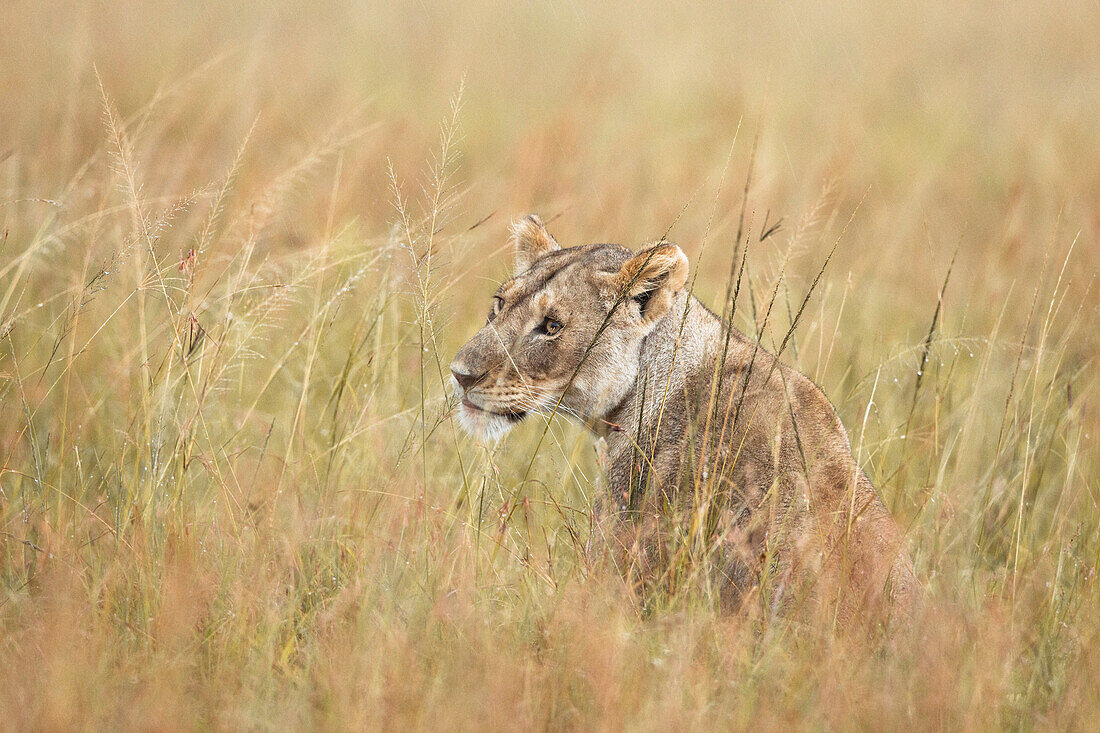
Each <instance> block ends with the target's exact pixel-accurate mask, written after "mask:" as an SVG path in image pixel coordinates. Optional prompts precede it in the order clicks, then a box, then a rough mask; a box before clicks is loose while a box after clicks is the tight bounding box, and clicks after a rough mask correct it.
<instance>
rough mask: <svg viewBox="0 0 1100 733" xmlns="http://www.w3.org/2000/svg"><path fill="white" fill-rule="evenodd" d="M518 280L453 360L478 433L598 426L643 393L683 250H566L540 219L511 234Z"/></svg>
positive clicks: (497, 297)
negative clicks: (647, 351)
mask: <svg viewBox="0 0 1100 733" xmlns="http://www.w3.org/2000/svg"><path fill="white" fill-rule="evenodd" d="M512 243H513V245H514V247H515V256H516V264H515V275H514V276H513V277H512V278H511V279H510V280H508V281H506V282H505V283H503V284H502V285H501V286H500V287H499V288H497V291H496V293H495V294H494V295H493V297H492V302H491V304H490V308H489V316H488V319H487V320H486V323H485V326H484V327H483V328H482V329H481V330H480V331H478V333H477V334H476V335H475V336H474V337H473V338H472V339H470V340H469V341H468V342H467V343H466V345H465V346H463V347H462V349H461V350H459V352H458V354H457V355H456V356H455V358H454V361H452V362H451V373H452V375H453V376H454V382H455V385H456V390H457V391H458V393H459V394H460V395H461V405H460V406H459V418H460V421H461V423H462V425H463V426H464V427H465V428H466V429H467V430H469V431H470V432H472V433H474V434H476V435H480V436H482V437H489V438H497V437H500V436H501V435H503V434H504V433H505V432H507V431H508V429H509V428H511V427H512V426H513V425H515V424H516V423H518V422H519V421H520V420H522V419H523V418H524V417H525V416H527V415H528V414H529V413H531V412H541V413H544V414H549V413H551V412H553V411H555V410H556V411H557V412H559V413H563V414H569V415H571V416H573V417H575V418H577V419H579V420H582V421H584V422H587V423H590V424H591V423H592V422H593V421H597V420H599V419H600V418H602V417H604V416H605V415H607V413H608V412H609V411H610V410H612V409H613V408H614V407H616V406H617V405H618V404H619V403H620V402H622V400H623V398H624V397H625V396H626V395H627V394H628V392H629V391H630V389H631V388H632V387H633V386H634V381H635V378H636V376H637V374H638V371H639V360H640V352H641V345H642V341H643V339H645V337H646V336H647V335H648V334H649V333H650V332H651V331H652V330H653V328H654V327H655V326H656V324H657V323H658V322H659V321H660V320H661V319H662V318H663V317H665V316H666V315H667V314H668V313H669V309H670V306H671V305H672V302H673V299H674V297H675V296H676V295H677V294H678V293H679V292H680V290H681V289H682V288H683V287H684V283H685V282H686V281H687V275H688V261H687V257H686V256H685V255H684V253H683V252H682V251H681V250H680V248H679V247H677V246H676V245H674V244H668V243H659V244H656V245H653V246H651V247H648V248H646V249H643V250H642V251H640V252H637V253H635V252H632V251H630V250H628V249H626V248H624V247H620V246H619V245H616V244H590V245H584V246H580V247H569V248H565V249H563V248H562V247H561V246H560V245H559V244H558V243H557V241H556V240H555V239H554V238H553V237H552V236H550V233H549V232H548V231H546V227H545V226H543V223H542V221H541V220H540V219H539V218H538V217H537V216H534V215H532V216H528V217H526V218H525V219H522V220H521V221H519V222H517V223H516V224H515V225H513V228H512Z"/></svg>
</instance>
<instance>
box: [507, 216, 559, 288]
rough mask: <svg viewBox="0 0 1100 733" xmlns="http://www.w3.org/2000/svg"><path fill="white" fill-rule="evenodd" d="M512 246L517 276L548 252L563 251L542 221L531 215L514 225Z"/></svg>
mask: <svg viewBox="0 0 1100 733" xmlns="http://www.w3.org/2000/svg"><path fill="white" fill-rule="evenodd" d="M512 246H513V247H515V250H516V274H517V275H518V274H520V273H521V272H524V271H526V270H529V269H531V265H533V264H535V260H537V259H538V258H540V257H542V256H543V255H544V254H546V253H548V252H553V251H554V250H556V249H561V246H560V245H559V244H558V241H557V240H556V239H554V238H553V237H552V236H550V232H548V231H546V227H545V225H543V223H542V219H540V218H538V217H537V216H535V215H534V214H529V215H528V216H525V217H523V218H522V219H520V220H519V221H517V222H514V223H513V224H512Z"/></svg>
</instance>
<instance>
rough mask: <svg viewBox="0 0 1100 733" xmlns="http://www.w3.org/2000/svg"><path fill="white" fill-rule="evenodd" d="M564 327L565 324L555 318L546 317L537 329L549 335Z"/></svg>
mask: <svg viewBox="0 0 1100 733" xmlns="http://www.w3.org/2000/svg"><path fill="white" fill-rule="evenodd" d="M562 328H563V326H562V325H561V323H560V322H559V321H555V320H554V319H553V318H545V319H543V321H542V323H540V324H539V327H538V328H536V329H535V330H536V331H538V332H539V333H544V334H546V335H547V336H553V335H554V334H556V333H557V332H558V331H560V330H561V329H562Z"/></svg>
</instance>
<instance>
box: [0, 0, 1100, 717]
mask: <svg viewBox="0 0 1100 733" xmlns="http://www.w3.org/2000/svg"><path fill="white" fill-rule="evenodd" d="M0 24H2V25H3V27H4V33H3V36H4V39H3V40H4V42H3V44H0V70H2V73H0V100H2V101H3V113H2V114H0V337H2V338H0V659H2V660H3V664H0V720H2V721H4V722H3V727H5V728H8V727H10V728H12V729H29V728H46V729H55V728H64V729H68V728H97V727H107V726H110V727H152V728H168V729H175V728H192V727H194V728H209V727H213V728H230V729H238V728H286V727H290V728H295V727H327V728H351V727H372V728H373V727H389V728H402V729H403V728H409V727H413V728H433V727H440V726H447V727H460V728H475V727H479V728H480V727H492V728H502V727H521V728H543V727H550V728H586V729H587V728H608V729H622V728H627V727H629V728H644V729H648V728H667V727H676V728H683V727H691V728H701V729H711V728H715V727H736V728H741V727H749V726H750V725H751V726H753V727H756V726H760V727H764V728H787V727H791V726H795V727H807V728H843V729H851V728H865V727H875V728H884V727H889V728H899V727H902V726H904V727H906V728H911V727H916V728H934V729H943V728H989V727H1012V728H1016V727H1021V728H1046V727H1059V728H1075V729H1082V730H1088V729H1093V728H1094V727H1095V725H1096V724H1097V723H1098V721H1100V693H1098V691H1097V687H1096V683H1095V680H1096V679H1098V678H1100V645H1098V638H1097V635H1098V632H1100V627H1098V623H1100V594H1098V590H1097V587H1098V586H1097V582H1096V573H1097V569H1098V567H1100V540H1098V534H1100V509H1098V507H1097V496H1098V493H1100V481H1098V478H1097V477H1098V473H1097V469H1098V457H1097V450H1096V426H1097V424H1098V420H1097V379H1096V365H1097V353H1098V352H1097V350H1098V346H1100V338H1098V332H1097V329H1096V326H1095V323H1096V320H1097V316H1098V315H1100V312H1098V311H1100V296H1098V295H1097V283H1096V281H1095V277H1096V272H1097V270H1098V265H1100V247H1098V245H1097V240H1098V234H1100V143H1098V141H1097V126H1096V125H1097V122H1096V121H1097V120H1098V119H1100V56H1098V55H1097V52H1096V44H1095V38H1094V37H1095V34H1096V29H1097V28H1100V5H1098V4H1097V3H1095V2H1081V3H1074V4H1068V5H1060V6H1057V7H1053V6H1049V4H1045V3H1039V2H1022V3H1014V4H1012V5H1010V6H995V5H992V4H987V3H973V4H963V5H960V4H958V3H947V2H931V3H924V4H921V5H919V6H912V5H907V4H902V3H897V2H885V3H874V4H867V3H857V2H849V1H845V0H837V1H836V2H808V1H807V2H803V1H796V2H789V3H782V4H774V3H772V4H753V3H742V2H737V3H694V4H690V5H684V6H682V7H666V6H664V5H661V4H658V3H640V4H639V3H618V2H609V3H599V4H594V3H593V4H588V3H583V4H582V3H492V2H489V3H467V2H458V3H438V2H421V3H415V4H393V5H390V4H385V5H382V4H379V6H375V5H374V4H354V3H334V2H320V3H313V4H310V5H309V6H308V7H305V6H303V5H301V4H298V3H291V2H282V1H276V2H266V3H260V2H204V3H168V2H121V1H120V2H111V3H64V2H24V1H18V0H17V1H16V2H8V3H5V4H4V6H3V8H2V9H0ZM460 90H461V91H460ZM456 100H460V102H459V103H458V104H457V105H456V104H455V101H456ZM441 126H442V130H443V132H442V135H441ZM747 179H749V181H750V183H749V185H748V186H747V187H746V180H747ZM746 188H747V191H748V193H747V196H745V192H746ZM743 201H744V209H745V212H746V213H745V218H746V226H745V232H746V239H747V241H748V246H749V255H748V276H749V277H748V279H749V283H748V287H747V288H746V290H745V291H744V292H743V293H742V294H741V299H740V301H739V303H738V314H739V315H738V325H739V327H740V328H742V330H745V331H746V332H748V333H751V334H754V335H756V334H758V335H759V336H760V337H761V338H762V340H763V341H764V343H765V345H767V346H769V347H771V348H774V346H775V344H777V343H778V341H779V340H781V338H782V336H783V334H784V333H785V331H786V328H787V327H788V325H789V323H790V320H791V317H792V314H793V313H794V312H795V311H796V310H797V308H798V305H799V303H800V302H801V300H802V298H803V296H804V294H805V292H806V290H807V289H808V287H809V285H810V282H811V280H812V279H813V277H814V275H815V274H816V273H817V271H818V269H819V268H820V266H821V263H822V262H823V260H824V258H825V256H826V255H827V254H828V252H829V250H830V249H831V248H832V246H833V244H834V243H836V244H837V249H836V253H835V255H834V257H833V259H832V260H831V262H830V264H829V266H828V269H827V270H826V272H825V275H824V277H823V280H822V282H821V283H820V284H819V286H818V288H819V289H818V290H817V291H815V294H814V295H813V297H812V299H811V300H810V303H809V306H808V308H807V310H806V313H805V314H804V316H803V318H802V320H801V322H800V325H799V328H798V331H797V335H796V338H795V340H794V342H793V345H792V346H791V347H789V348H788V350H787V351H786V353H785V359H786V360H788V361H789V362H791V363H793V364H795V365H796V366H797V367H798V368H800V369H801V370H802V371H804V372H805V373H806V374H808V375H809V376H811V377H813V378H814V379H815V380H816V381H818V382H819V383H820V384H821V385H822V386H823V388H824V389H825V392H826V394H828V395H829V397H830V398H831V399H832V400H833V402H834V404H836V406H837V408H838V410H839V411H840V413H841V416H842V418H843V420H844V422H845V424H846V425H847V426H848V429H849V432H850V433H851V435H852V442H853V446H854V448H855V451H856V453H857V456H858V457H859V459H860V461H861V463H862V464H863V465H864V466H865V467H866V468H867V470H868V473H869V474H870V475H871V477H872V479H873V480H874V481H875V483H876V485H877V486H878V487H879V489H880V492H881V494H882V496H883V499H884V501H885V502H886V503H887V505H888V506H889V507H891V508H892V510H893V511H894V512H895V514H896V516H897V517H898V520H899V522H900V523H901V525H902V526H903V528H905V530H906V533H907V537H908V540H909V544H910V548H911V551H912V553H913V556H914V558H915V560H916V563H917V567H918V574H919V576H920V577H921V578H922V580H923V581H924V582H925V583H926V585H927V588H928V593H929V604H928V609H927V612H926V613H925V615H924V616H923V617H922V618H921V619H920V620H918V622H917V624H916V625H915V628H914V629H913V630H912V631H911V632H909V633H908V634H904V635H902V636H901V637H899V638H897V639H894V640H892V641H889V642H883V641H877V642H876V641H868V640H866V639H853V638H848V637H845V636H844V635H839V636H838V635H836V634H833V633H831V630H830V629H829V628H827V626H828V625H827V624H822V625H821V627H820V628H818V627H814V626H813V625H810V626H807V625H804V624H796V623H793V622H791V621H790V620H787V619H783V618H775V617H771V616H769V615H768V614H767V613H764V612H760V613H756V614H749V615H748V616H746V617H744V618H730V617H728V616H722V615H720V614H718V613H717V612H716V611H715V610H714V608H713V604H712V603H710V602H709V600H708V599H707V598H705V597H702V596H695V595H689V596H688V597H685V598H678V599H671V601H670V603H668V604H667V608H666V609H664V610H660V611H657V612H655V613H654V614H651V615H648V616H645V617H643V616H642V615H640V614H639V613H638V611H637V610H636V607H635V601H636V599H634V598H632V597H631V594H630V593H629V592H628V591H627V590H626V589H624V588H623V587H622V585H621V582H620V580H619V579H618V578H617V577H616V576H614V575H609V574H608V573H607V572H604V571H602V570H600V569H599V568H596V567H592V566H591V565H590V564H589V562H588V561H587V560H586V558H585V554H584V552H583V546H584V543H585V539H586V537H587V533H588V531H589V517H590V513H591V507H592V503H593V501H594V498H595V497H596V496H597V495H598V493H599V492H600V490H601V479H600V477H599V472H598V470H597V469H596V467H595V459H594V454H593V450H592V447H591V440H590V439H589V438H588V437H587V436H586V435H584V434H583V433H582V432H581V431H580V430H579V429H577V428H576V427H574V426H571V425H569V424H567V423H565V422H564V421H556V422H555V423H554V424H553V425H552V426H551V430H550V434H549V436H550V438H549V439H548V440H547V441H543V442H541V444H540V441H539V435H540V433H541V432H542V428H543V426H542V425H539V424H538V423H539V421H538V420H530V421H528V423H527V424H525V425H523V426H522V427H521V428H520V429H518V430H517V431H515V432H514V433H513V434H512V435H510V436H509V437H508V438H507V439H506V440H505V441H504V442H503V443H502V444H500V445H498V446H495V445H484V446H483V445H478V444H476V443H475V442H473V441H471V440H470V439H469V438H468V437H466V436H464V435H462V434H460V433H459V432H458V431H457V430H456V428H455V426H454V425H453V424H452V422H451V421H450V419H449V409H450V406H449V405H448V403H447V400H448V390H447V389H446V388H445V380H444V379H443V378H442V377H443V376H445V374H446V366H447V364H448V363H449V361H450V358H451V355H452V354H453V353H454V352H455V350H456V349H457V348H458V346H460V345H461V343H462V342H463V341H464V340H465V339H466V338H467V337H468V336H469V335H470V334H472V333H473V332H474V330H475V329H476V328H477V327H478V326H479V325H480V323H481V322H482V320H483V318H484V313H485V311H486V309H487V307H488V295H489V293H490V292H491V291H492V289H493V287H494V286H493V283H494V282H497V281H499V280H501V279H503V278H505V277H507V276H508V275H509V266H510V262H511V257H510V253H508V252H507V249H506V231H507V225H508V222H509V221H510V220H511V219H512V218H514V217H516V216H518V215H522V214H524V213H527V212H530V211H536V212H539V213H540V214H541V215H543V217H544V218H547V219H552V221H551V224H550V228H551V231H553V232H554V234H555V235H556V236H557V237H558V239H559V240H560V241H562V242H563V244H566V245H571V244H580V243H585V242H590V241H617V242H622V243H625V244H627V245H629V246H638V245H640V244H642V243H643V242H646V241H652V240H654V239H656V238H659V237H661V236H663V235H666V233H667V236H668V238H669V239H671V240H672V241H674V242H676V243H678V244H679V245H680V246H681V247H683V248H684V249H685V251H686V252H687V253H688V254H689V257H691V259H692V262H693V265H694V267H695V269H696V272H697V273H698V276H697V280H696V283H695V289H696V293H697V294H698V295H699V297H700V298H701V299H702V300H703V301H704V303H707V304H708V305H711V306H712V307H718V308H720V303H721V298H722V296H723V293H724V292H725V281H726V274H727V273H728V271H729V267H730V259H731V257H732V255H733V250H734V246H735V237H736V232H737V230H738V225H739V218H740V213H741V211H742V202H743ZM776 222H781V224H780V228H779V230H778V231H777V232H775V233H774V234H772V235H771V236H768V237H766V238H765V237H763V236H762V233H763V232H765V231H767V229H769V228H770V227H771V226H772V225H774V224H775V223H776ZM952 262H954V265H953V266H952ZM949 272H950V276H949V277H948V274H949ZM945 282H946V285H945ZM777 284H778V290H777V289H776V285H777ZM773 292H778V294H779V295H778V298H777V301H776V304H775V307H774V308H773V309H772V315H771V316H770V317H769V319H768V321H767V322H766V323H765V322H764V320H763V314H764V312H765V311H766V310H767V305H768V301H769V299H770V298H771V294H772V293H773ZM941 292H942V294H943V297H942V301H941V298H940V294H941ZM536 446H538V447H537V449H536ZM532 456H533V458H534V466H533V471H532V474H531V476H532V478H531V480H528V481H526V482H524V481H523V480H522V479H523V476H524V475H525V473H526V469H527V465H528V462H529V461H531V460H532Z"/></svg>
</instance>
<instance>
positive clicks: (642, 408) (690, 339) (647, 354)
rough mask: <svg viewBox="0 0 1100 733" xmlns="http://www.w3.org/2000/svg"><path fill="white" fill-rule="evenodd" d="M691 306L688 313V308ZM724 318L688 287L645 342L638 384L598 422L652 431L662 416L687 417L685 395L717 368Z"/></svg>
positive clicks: (607, 427)
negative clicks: (713, 311) (717, 351)
mask: <svg viewBox="0 0 1100 733" xmlns="http://www.w3.org/2000/svg"><path fill="white" fill-rule="evenodd" d="M685 309H686V314H685ZM721 333H722V324H721V321H720V320H719V319H718V318H717V317H716V316H715V315H714V314H713V313H711V312H710V311H708V310H707V309H706V308H705V307H704V306H703V305H702V303H700V302H699V301H698V300H696V299H695V298H693V297H691V296H689V295H688V294H687V293H686V292H685V293H681V294H680V296H679V297H677V298H676V301H675V302H674V304H673V306H672V308H670V309H669V313H668V315H666V316H665V317H664V318H662V319H661V321H660V322H659V323H658V324H657V325H656V326H655V327H654V329H653V331H651V332H650V333H649V335H648V336H646V338H645V340H644V341H643V342H642V346H641V354H640V361H639V363H640V369H639V373H638V378H637V379H636V380H635V382H634V386H633V388H632V389H631V390H630V391H629V392H628V393H627V394H626V395H625V397H624V398H623V400H622V402H620V403H619V405H618V406H616V407H615V408H613V409H612V410H611V411H610V412H609V413H608V415H607V416H606V417H605V418H604V421H603V423H601V425H600V426H597V428H598V432H601V433H604V434H606V433H608V432H611V433H614V432H625V433H636V432H637V431H638V429H639V428H641V429H642V430H643V432H647V433H652V430H653V429H654V428H655V427H656V426H657V423H658V421H660V422H661V423H664V422H665V421H666V420H669V421H670V422H672V423H681V422H682V420H683V417H684V416H683V415H679V414H676V413H677V412H683V411H684V410H685V409H686V407H687V406H686V404H685V401H684V400H683V399H682V396H683V395H684V393H685V388H687V389H686V391H687V392H688V393H693V392H696V390H697V388H698V386H700V385H701V384H703V382H704V380H708V379H709V377H710V376H711V375H712V374H713V369H714V359H715V355H716V352H715V347H714V345H715V344H717V343H720V341H721V339H720V336H721ZM693 387H694V389H693Z"/></svg>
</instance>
